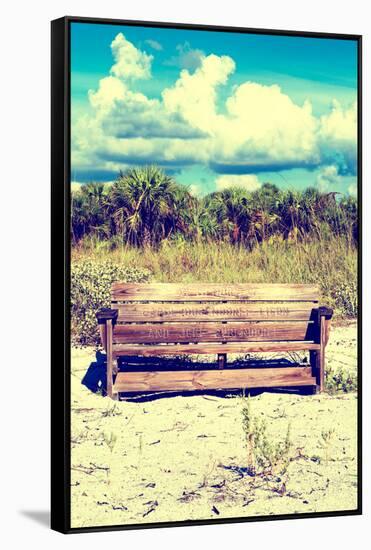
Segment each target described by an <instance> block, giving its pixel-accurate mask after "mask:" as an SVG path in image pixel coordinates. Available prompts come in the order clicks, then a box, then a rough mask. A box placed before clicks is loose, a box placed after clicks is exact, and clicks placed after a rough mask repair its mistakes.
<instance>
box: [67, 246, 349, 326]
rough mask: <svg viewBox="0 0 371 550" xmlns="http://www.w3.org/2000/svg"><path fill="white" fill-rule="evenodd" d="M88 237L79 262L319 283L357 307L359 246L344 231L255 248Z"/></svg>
mask: <svg viewBox="0 0 371 550" xmlns="http://www.w3.org/2000/svg"><path fill="white" fill-rule="evenodd" d="M111 248H112V243H110V241H107V240H105V241H97V240H95V239H85V240H84V241H83V242H82V244H81V245H80V246H79V247H78V248H74V249H73V252H72V258H73V261H74V262H80V261H85V260H87V259H90V260H93V261H96V262H102V261H105V260H108V259H109V260H110V261H112V262H114V263H115V264H118V265H120V267H127V268H130V267H133V266H135V267H136V268H139V269H146V270H149V271H150V272H151V273H152V280H154V281H157V282H178V283H179V282H181V283H192V282H210V283H211V282H215V283H314V284H318V285H319V287H320V289H321V293H322V299H323V301H324V302H325V303H326V304H327V305H329V306H331V307H334V308H335V310H336V313H337V314H338V315H341V316H353V315H356V313H357V249H356V247H355V246H354V245H351V244H349V240H348V239H346V238H345V237H341V236H338V237H334V236H329V237H327V238H326V239H318V240H310V241H307V242H305V241H301V242H300V243H298V242H294V241H289V240H283V239H280V238H277V239H274V238H272V239H270V240H269V241H263V242H262V243H260V244H258V245H257V246H255V247H254V248H253V249H252V250H250V251H249V250H247V249H246V248H245V247H243V246H237V245H232V244H229V243H225V242H210V243H205V242H189V241H186V240H184V239H176V240H172V241H170V240H164V241H162V243H161V245H160V246H159V247H158V248H151V247H147V248H144V249H143V248H142V249H140V248H134V247H129V246H121V247H113V249H111Z"/></svg>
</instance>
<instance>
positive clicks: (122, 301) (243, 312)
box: [97, 283, 332, 399]
mask: <svg viewBox="0 0 371 550" xmlns="http://www.w3.org/2000/svg"><path fill="white" fill-rule="evenodd" d="M318 300H319V291H318V288H317V287H316V286H314V285H293V284H233V285H226V284H173V283H166V284H165V283H163V284H162V283H153V284H152V283H150V284H128V283H115V284H113V286H112V304H111V309H104V308H103V309H101V310H100V311H99V312H98V313H97V320H98V323H99V327H100V331H101V339H102V345H103V347H104V348H105V350H106V353H107V393H108V395H109V396H110V397H112V398H114V399H115V398H117V397H118V394H119V393H120V392H147V391H172V390H181V391H184V390H200V389H201V390H202V389H228V388H229V389H238V388H245V389H247V390H248V389H249V388H257V387H282V386H292V387H294V386H295V387H298V386H312V388H313V389H314V391H317V390H319V391H322V390H323V387H324V368H325V347H326V344H327V341H328V338H329V329H330V319H331V317H332V310H331V309H330V308H327V307H321V306H319V303H318ZM297 351H309V364H307V365H305V364H304V365H300V366H287V367H282V366H278V367H261V368H256V367H255V368H239V369H237V368H230V367H228V366H227V354H228V353H236V354H246V353H250V352H251V353H253V352H257V353H265V352H269V353H271V352H297ZM182 354H216V355H217V358H218V362H217V365H218V368H216V369H212V370H211V369H210V368H208V369H207V370H206V369H205V370H169V371H159V370H157V371H147V372H139V371H137V372H127V371H126V372H119V370H118V367H117V360H118V359H119V358H120V357H121V356H144V357H146V356H159V355H161V356H170V355H172V356H174V355H175V356H179V355H182Z"/></svg>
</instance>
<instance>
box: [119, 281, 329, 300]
mask: <svg viewBox="0 0 371 550" xmlns="http://www.w3.org/2000/svg"><path fill="white" fill-rule="evenodd" d="M318 296H319V290H318V287H317V286H316V285H294V284H223V283H220V284H203V283H193V284H175V283H138V284H134V283H114V284H113V285H112V300H113V301H114V302H116V301H118V302H120V301H154V302H159V301H160V302H161V301H165V302H167V301H186V302H187V301H188V302H192V301H211V302H215V301H226V300H228V301H236V300H253V301H254V300H255V301H259V300H264V301H277V300H282V301H318Z"/></svg>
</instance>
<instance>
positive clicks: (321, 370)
mask: <svg viewBox="0 0 371 550" xmlns="http://www.w3.org/2000/svg"><path fill="white" fill-rule="evenodd" d="M309 355H310V365H311V367H312V375H313V376H314V377H315V378H316V393H318V392H322V391H323V390H324V389H325V347H324V346H323V347H321V349H320V350H319V351H310V352H309Z"/></svg>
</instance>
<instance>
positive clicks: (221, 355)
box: [218, 353, 227, 369]
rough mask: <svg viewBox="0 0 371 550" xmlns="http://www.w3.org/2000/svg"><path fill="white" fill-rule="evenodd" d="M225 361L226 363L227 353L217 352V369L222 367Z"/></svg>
mask: <svg viewBox="0 0 371 550" xmlns="http://www.w3.org/2000/svg"><path fill="white" fill-rule="evenodd" d="M226 363H227V354H226V353H218V369H224V367H225V365H226Z"/></svg>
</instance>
